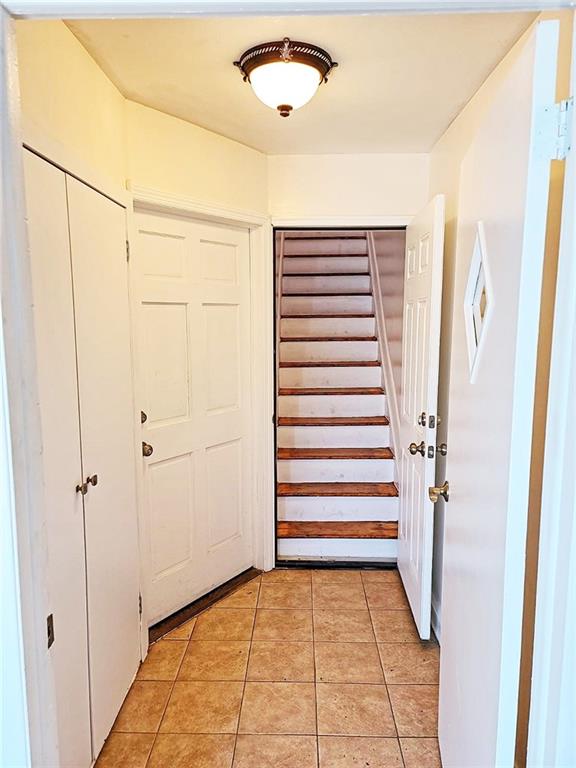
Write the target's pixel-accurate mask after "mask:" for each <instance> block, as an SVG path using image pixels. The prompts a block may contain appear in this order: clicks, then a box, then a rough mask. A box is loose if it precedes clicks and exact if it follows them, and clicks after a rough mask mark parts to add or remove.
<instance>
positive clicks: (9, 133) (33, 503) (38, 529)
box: [0, 0, 576, 767]
mask: <svg viewBox="0 0 576 768" xmlns="http://www.w3.org/2000/svg"><path fill="white" fill-rule="evenodd" d="M447 7H449V8H450V10H451V11H453V12H474V11H476V12H486V11H512V10H546V9H548V10H554V9H558V8H570V7H572V0H510V2H509V3H507V4H506V5H504V4H503V3H502V2H501V0H449V2H446V0H338V2H336V0H300V2H299V4H298V9H297V12H298V13H300V14H318V13H326V14H330V13H334V12H335V11H337V12H338V13H348V14H360V13H380V14H383V13H431V12H446V9H447ZM294 12H295V9H294V3H293V2H292V0H177V1H176V0H175V2H173V3H172V6H171V15H180V16H195V17H201V16H215V15H220V16H225V15H235V16H238V15H241V16H248V15H271V14H276V15H290V14H293V13H294ZM165 14H166V6H165V2H163V0H88V1H87V0H3V2H2V3H1V4H0V140H1V146H0V195H1V198H0V206H1V208H0V211H1V212H0V237H1V239H0V275H1V294H0V306H1V316H2V324H3V327H2V331H3V335H4V338H3V341H4V353H5V357H4V359H2V358H1V357H0V365H1V366H2V368H3V370H2V376H0V381H1V380H2V379H3V378H4V377H5V379H6V384H7V386H6V388H0V407H2V409H3V410H4V413H7V414H8V419H9V424H10V437H11V450H12V452H11V455H4V454H3V455H2V457H1V459H0V460H1V461H2V462H3V464H2V471H3V472H4V473H5V475H6V477H7V478H8V480H9V481H10V484H11V487H12V494H11V508H10V510H9V513H8V514H9V520H10V522H11V524H12V526H13V529H14V532H15V534H16V535H17V536H18V547H17V548H18V551H17V553H15V554H16V556H17V567H18V571H19V574H18V575H19V580H20V612H21V620H22V628H23V632H22V636H21V638H20V641H19V642H18V643H17V647H16V648H15V649H14V659H13V661H14V663H18V657H19V655H21V654H23V656H24V659H25V665H26V668H27V670H28V674H27V676H26V689H27V690H26V691H25V690H23V689H22V690H21V691H20V698H21V700H24V699H25V697H27V708H28V731H29V733H28V741H29V746H28V749H29V754H30V755H31V756H32V757H31V759H30V760H29V762H28V763H25V762H23V763H22V764H23V765H26V764H30V762H33V764H34V765H36V766H39V767H40V766H47V765H55V764H57V730H56V716H55V697H54V690H53V685H52V680H51V669H50V666H49V663H47V659H46V646H45V629H46V627H45V621H46V605H47V600H46V595H45V594H44V585H45V583H46V579H45V578H44V575H45V563H44V560H45V557H46V547H45V531H44V510H43V504H42V501H41V499H42V475H41V431H40V415H39V412H38V398H37V395H36V393H37V378H36V363H35V354H34V352H35V343H34V328H33V315H32V303H31V276H30V265H29V254H28V250H27V236H26V226H25V207H24V181H23V170H22V163H21V147H22V140H21V134H20V131H21V127H20V126H21V114H20V94H19V85H18V65H17V57H16V46H15V40H14V32H13V25H12V23H11V16H13V17H20V18H44V19H47V18H54V19H62V18H82V17H84V18H90V17H114V18H142V17H145V16H158V17H162V16H164V15H165ZM205 212H206V211H205ZM391 218H397V217H391ZM237 223H238V222H237V220H236V224H237ZM244 223H245V224H246V223H247V222H244ZM404 223H406V222H404ZM273 224H274V226H330V225H332V224H334V222H333V221H332V222H330V223H327V222H326V219H319V220H314V221H307V222H306V223H304V222H303V221H301V222H295V221H286V220H283V221H282V220H278V221H274V222H273ZM344 225H345V222H344V221H340V226H344ZM388 225H389V226H393V225H395V226H399V225H402V222H400V221H398V220H396V221H394V222H392V221H390V223H389V224H388ZM348 226H364V227H368V226H378V224H377V223H376V222H375V221H366V222H361V223H360V222H354V223H353V224H352V223H350V224H348ZM380 226H385V224H380ZM252 231H253V232H254V235H253V237H254V242H255V244H256V243H260V248H261V252H262V253H266V251H267V249H268V253H269V259H268V261H269V267H268V268H269V269H270V275H269V278H268V279H267V278H266V275H265V274H264V270H265V269H266V267H265V265H264V264H260V265H259V267H258V269H260V268H262V270H263V274H262V275H261V280H262V283H263V284H266V285H267V286H268V289H269V297H270V300H271V297H272V295H273V294H272V290H273V289H272V284H273V283H272V275H273V271H272V253H271V247H272V237H271V231H270V223H269V222H268V223H261V224H254V225H253V230H252V229H251V241H252ZM256 247H257V246H256ZM571 277H572V279H573V280H574V282H575V283H576V275H574V274H573V275H572V276H571ZM566 287H567V288H568V287H569V286H566ZM267 298H268V297H267ZM256 309H257V310H258V311H259V312H260V313H261V314H262V321H263V325H262V326H260V327H267V326H266V317H265V307H264V306H261V307H257V308H256ZM268 318H269V319H271V318H272V310H270V312H268ZM260 327H259V329H260ZM271 327H272V325H271V323H270V338H269V339H268V338H267V339H266V342H267V344H266V346H267V348H268V349H270V350H271V349H272V345H273V336H272V331H271ZM260 339H261V335H260V330H259V340H260ZM570 342H571V339H570V337H569V335H568V334H564V335H563V336H562V337H561V338H560V339H559V341H558V346H557V354H558V355H565V356H569V355H570ZM272 373H273V369H272V366H269V373H268V375H271V374H272ZM560 383H561V382H559V381H558V380H554V381H551V382H550V399H551V400H553V398H554V397H556V396H560V395H561V392H560V391H559V388H560ZM272 390H273V384H272V380H270V382H269V386H267V391H266V392H263V393H262V396H263V398H265V397H273V391H272ZM261 402H264V400H262V401H261ZM271 424H272V418H270V421H269V424H268V425H265V424H264V420H262V424H259V427H258V435H259V438H260V439H261V442H260V441H259V439H257V440H256V445H257V446H258V449H259V450H262V451H263V454H266V452H267V456H268V458H267V459H264V460H263V463H262V466H264V463H265V461H266V460H267V461H269V462H270V467H272V463H273V460H274V457H273V451H272V450H270V448H269V446H267V445H266V439H267V436H269V434H270V425H271ZM268 439H269V437H268ZM270 472H271V473H272V469H270ZM260 480H261V478H260ZM268 484H269V483H268ZM255 485H256V486H257V496H258V501H259V505H261V506H263V505H265V503H266V499H269V498H270V496H269V495H268V494H269V493H270V491H269V489H268V488H267V487H265V486H260V485H258V483H257V481H255ZM272 493H273V489H272ZM266 542H267V543H266ZM272 546H273V540H272V537H271V536H267V537H265V538H263V542H262V549H261V550H260V549H259V550H257V562H259V563H265V562H269V558H270V552H269V549H270V548H271V547H272ZM272 556H273V549H272ZM11 661H12V659H11ZM15 695H16V692H15ZM24 751H26V745H24Z"/></svg>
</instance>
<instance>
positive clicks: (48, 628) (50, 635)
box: [46, 613, 54, 648]
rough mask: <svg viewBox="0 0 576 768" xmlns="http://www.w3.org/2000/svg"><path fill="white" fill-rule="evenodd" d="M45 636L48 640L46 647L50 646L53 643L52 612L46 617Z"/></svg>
mask: <svg viewBox="0 0 576 768" xmlns="http://www.w3.org/2000/svg"><path fill="white" fill-rule="evenodd" d="M46 636H47V640H48V648H51V647H52V644H53V643H54V614H53V613H51V614H50V616H47V617H46Z"/></svg>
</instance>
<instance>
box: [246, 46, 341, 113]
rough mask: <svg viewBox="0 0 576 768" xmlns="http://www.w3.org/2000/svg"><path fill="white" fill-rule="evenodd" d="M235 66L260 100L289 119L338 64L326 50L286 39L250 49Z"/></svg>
mask: <svg viewBox="0 0 576 768" xmlns="http://www.w3.org/2000/svg"><path fill="white" fill-rule="evenodd" d="M234 66H236V67H238V69H239V70H240V71H241V72H242V75H243V76H244V81H245V82H249V83H250V85H251V86H252V90H253V91H254V93H255V94H256V96H257V97H258V98H259V99H260V101H262V102H263V103H264V104H266V105H267V106H268V107H271V108H272V109H277V110H278V112H279V113H280V114H281V115H282V117H288V116H289V115H290V114H291V112H292V111H293V110H294V109H298V108H299V107H302V106H304V104H306V103H307V102H309V101H310V99H311V98H312V97H313V96H314V94H315V93H316V91H317V89H318V86H319V85H320V84H321V83H325V82H327V81H328V75H329V74H330V72H331V71H332V70H333V69H334V67H337V66H338V64H337V62H335V61H333V60H332V57H331V56H330V54H329V53H328V52H327V51H325V50H324V49H323V48H319V47H318V46H317V45H312V44H311V43H303V42H300V41H298V40H290V39H289V38H288V37H285V38H284V39H283V40H275V41H272V42H270V43H261V44H260V45H255V46H254V47H253V48H249V49H248V50H247V51H244V53H243V54H242V56H240V58H239V60H238V61H235V62H234Z"/></svg>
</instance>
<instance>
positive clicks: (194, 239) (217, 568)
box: [132, 213, 253, 623]
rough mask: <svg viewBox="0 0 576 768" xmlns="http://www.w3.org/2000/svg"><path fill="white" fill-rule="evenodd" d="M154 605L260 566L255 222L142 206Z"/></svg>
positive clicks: (142, 367) (155, 614) (151, 610)
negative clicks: (253, 382)
mask: <svg viewBox="0 0 576 768" xmlns="http://www.w3.org/2000/svg"><path fill="white" fill-rule="evenodd" d="M135 223H136V229H137V240H136V247H135V249H134V256H133V263H132V268H133V269H134V273H135V282H136V284H137V291H138V296H139V317H138V318H137V324H138V337H139V342H138V357H139V376H140V381H139V387H138V389H139V392H140V397H141V400H142V401H141V403H140V404H139V407H140V408H141V409H142V410H143V411H144V413H145V414H146V421H145V423H144V424H143V427H142V439H143V441H145V442H146V443H148V444H149V445H151V446H152V448H153V454H152V455H151V456H150V457H148V458H143V459H142V461H143V462H144V489H145V490H144V493H145V499H144V502H145V508H146V528H147V535H146V540H147V542H148V545H149V553H148V562H149V567H148V570H149V573H148V590H147V596H148V597H147V599H148V605H147V613H148V619H149V622H151V623H153V622H154V621H157V620H159V619H161V618H163V617H165V616H167V615H169V614H171V613H173V612H174V611H176V610H177V609H179V608H181V607H182V606H184V605H186V604H187V603H190V602H191V601H193V600H195V599H196V598H197V597H199V596H201V595H202V594H204V593H206V592H207V591H209V590H210V589H212V588H213V587H215V586H217V585H219V584H221V583H222V582H224V581H226V580H227V579H229V578H231V577H232V576H235V575H236V574H238V573H240V572H242V571H243V570H245V569H246V568H248V567H250V566H251V565H252V564H253V556H252V532H251V517H250V509H249V498H250V483H251V458H250V444H249V435H250V254H249V235H248V231H247V230H242V229H234V228H228V227H224V226H216V225H211V224H204V223H201V222H197V221H191V220H187V219H184V218H176V217H169V216H161V215H152V214H148V213H137V214H136V216H135Z"/></svg>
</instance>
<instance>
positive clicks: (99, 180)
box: [16, 21, 268, 213]
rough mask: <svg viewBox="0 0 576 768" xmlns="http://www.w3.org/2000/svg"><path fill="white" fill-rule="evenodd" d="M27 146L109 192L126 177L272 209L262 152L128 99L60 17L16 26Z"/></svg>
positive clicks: (210, 199)
mask: <svg viewBox="0 0 576 768" xmlns="http://www.w3.org/2000/svg"><path fill="white" fill-rule="evenodd" d="M16 35H17V44H18V62H19V69H20V87H21V101H22V115H23V129H24V140H25V142H26V143H27V144H29V145H30V146H31V147H32V148H34V149H36V150H37V151H39V152H41V153H42V154H44V155H45V156H46V157H48V158H50V159H51V160H53V161H55V162H57V163H59V164H61V165H62V166H64V167H65V168H66V169H67V170H69V171H71V172H73V173H75V174H77V175H79V176H80V177H82V178H84V179H86V180H87V181H90V183H92V184H94V185H95V186H98V187H99V188H101V189H103V190H104V191H107V192H110V193H113V192H116V191H118V190H125V188H126V181H127V179H129V180H130V181H131V182H132V183H133V184H136V185H139V186H146V187H151V188H154V189H157V190H160V191H162V192H167V193H171V194H174V195H181V196H184V197H190V198H193V199H195V200H198V201H200V202H203V203H207V204H214V205H218V206H222V207H228V208H239V209H244V210H249V211H255V212H258V213H266V212H267V210H268V194H267V164H266V157H265V155H263V154H262V153H261V152H257V151H256V150H254V149H250V148H249V147H246V146H244V145H243V144H239V143H238V142H236V141H232V140H230V139H226V138H224V137H223V136H219V135H218V134H215V133H212V132H210V131H207V130H204V129H203V128H199V127H198V126H195V125H191V124H190V123H187V122H185V121H183V120H179V119H177V118H174V117H171V116H169V115H166V114H163V113H162V112H157V111H155V110H153V109H149V108H147V107H143V106H140V105H139V104H135V103H134V102H131V101H128V100H126V99H124V97H123V96H122V94H121V93H120V92H119V91H118V90H117V89H116V87H115V86H114V85H113V84H112V83H111V82H110V80H108V78H107V77H106V75H105V74H104V72H103V71H102V70H101V69H100V68H99V67H98V65H97V64H96V62H95V61H94V60H93V59H92V58H91V56H90V55H89V54H88V53H87V51H86V50H85V49H84V48H83V46H82V45H80V43H79V42H78V40H77V39H76V38H75V37H74V35H73V34H72V33H71V32H70V30H69V29H68V27H67V26H66V25H65V24H64V23H63V22H61V21H17V22H16Z"/></svg>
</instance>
